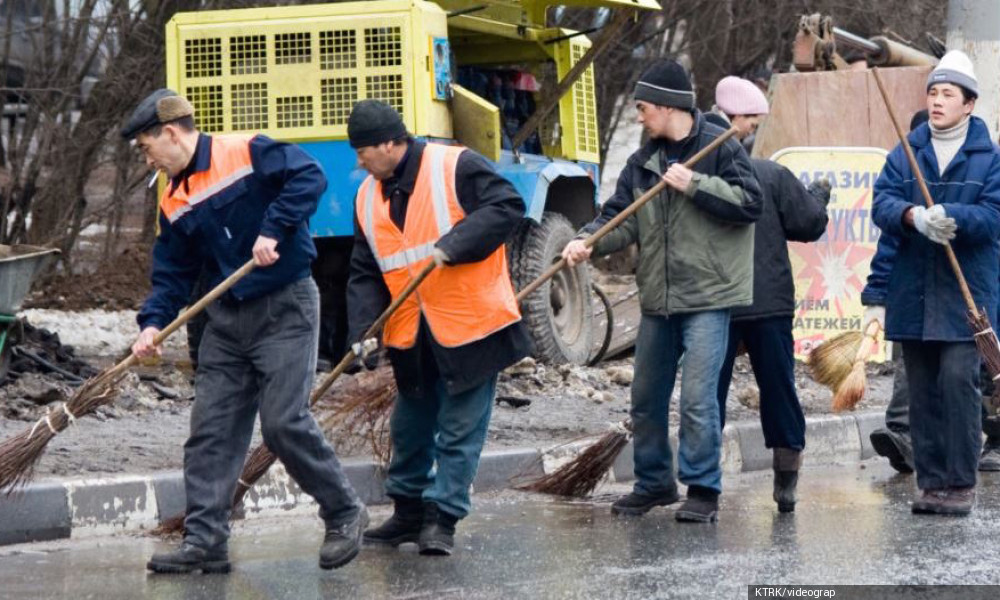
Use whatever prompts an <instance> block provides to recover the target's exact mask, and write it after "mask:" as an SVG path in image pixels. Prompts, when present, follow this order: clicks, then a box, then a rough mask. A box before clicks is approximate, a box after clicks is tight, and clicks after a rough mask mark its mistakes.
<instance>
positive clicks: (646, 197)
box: [517, 127, 738, 302]
mask: <svg viewBox="0 0 1000 600" xmlns="http://www.w3.org/2000/svg"><path fill="white" fill-rule="evenodd" d="M737 131H738V129H736V128H735V127H732V128H730V129H727V130H726V131H725V132H724V133H723V134H722V135H720V136H719V137H717V138H715V139H714V140H712V142H711V143H710V144H708V145H707V146H705V147H704V148H702V149H701V150H699V151H698V152H697V153H696V154H695V155H694V156H692V157H691V158H689V159H687V160H686V161H684V166H685V167H687V168H689V169H690V168H692V167H694V166H695V165H696V164H697V163H698V162H700V161H701V159H703V158H705V157H706V156H708V155H709V154H710V153H712V152H713V151H715V149H716V148H718V147H719V146H721V145H722V144H724V143H725V142H726V140H728V139H729V138H731V137H733V136H734V135H735V134H736V133H737ZM665 187H667V182H665V181H663V179H660V181H659V182H657V184H656V185H654V186H653V187H651V188H649V190H648V191H647V192H646V193H645V194H643V195H642V196H639V198H638V199H637V200H636V201H635V202H633V203H632V204H629V205H628V206H627V207H625V210H623V211H621V212H620V213H618V214H617V215H615V216H614V217H613V218H612V219H611V220H610V221H608V222H607V223H605V224H604V225H603V226H601V228H600V229H598V230H597V231H595V232H594V233H592V234H590V236H588V237H587V238H586V239H585V240H583V243H584V245H585V246H587V247H588V248H591V247H593V245H594V244H596V243H597V240H599V239H601V238H602V237H604V236H606V235H607V234H608V233H609V232H610V231H611V230H612V229H614V228H615V227H618V226H619V225H621V224H622V222H623V221H625V219H627V218H629V217H631V216H632V215H633V214H634V213H635V212H636V211H638V210H639V209H640V208H642V206H643V205H644V204H646V203H647V202H649V201H650V200H652V199H653V198H655V197H656V195H657V194H659V193H660V192H662V191H663V188H665ZM565 266H566V259H565V258H560V259H559V260H558V261H556V262H555V263H553V264H552V266H551V267H549V268H548V269H546V270H545V272H544V273H542V274H541V275H539V276H538V278H537V279H535V280H534V281H532V282H531V283H529V284H528V285H526V286H524V288H523V289H522V290H521V291H520V292H518V294H517V301H518V302H521V301H522V300H524V299H525V298H526V297H527V296H528V294H530V293H531V292H533V291H535V290H537V289H538V287H539V286H540V285H542V284H543V283H545V282H546V281H548V280H549V279H551V278H552V276H553V275H555V274H556V273H558V272H559V271H560V270H561V269H562V268H563V267H565Z"/></svg>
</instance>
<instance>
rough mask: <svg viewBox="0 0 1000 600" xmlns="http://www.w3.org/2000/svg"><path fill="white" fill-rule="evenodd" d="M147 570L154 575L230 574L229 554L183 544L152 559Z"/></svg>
mask: <svg viewBox="0 0 1000 600" xmlns="http://www.w3.org/2000/svg"><path fill="white" fill-rule="evenodd" d="M146 568H147V569H149V570H150V571H153V572H154V573H193V572H194V571H201V572H202V573H228V572H229V569H230V568H231V567H230V565H229V552H227V551H226V550H225V549H219V550H205V549H204V548H201V547H199V546H195V545H194V544H192V543H190V542H183V543H182V544H181V546H180V548H178V549H177V550H174V551H172V552H160V553H158V554H154V555H153V556H152V557H150V559H149V562H148V563H146Z"/></svg>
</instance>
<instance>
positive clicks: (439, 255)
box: [432, 248, 451, 269]
mask: <svg viewBox="0 0 1000 600" xmlns="http://www.w3.org/2000/svg"><path fill="white" fill-rule="evenodd" d="M432 256H433V257H434V264H435V265H437V268H439V269H440V268H441V267H443V266H445V265H447V264H448V263H449V262H451V258H450V257H449V256H448V253H447V252H445V251H444V250H442V249H440V248H434V253H433V254H432Z"/></svg>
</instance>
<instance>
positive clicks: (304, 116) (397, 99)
mask: <svg viewBox="0 0 1000 600" xmlns="http://www.w3.org/2000/svg"><path fill="white" fill-rule="evenodd" d="M445 36H447V22H446V15H445V13H444V11H443V10H441V8H440V7H438V6H437V5H436V4H433V3H430V2H423V1H422V0H403V1H399V0H390V1H384V2H350V3H337V4H318V5H310V6H290V7H281V8H259V9H238V10H221V11H205V12H194V13H180V14H178V15H176V16H175V17H174V18H173V19H171V21H170V23H169V24H168V25H167V36H166V37H167V85H168V86H170V87H171V88H173V89H175V90H177V91H179V92H180V93H182V94H184V95H185V96H187V97H188V98H189V99H190V100H191V103H192V104H193V105H194V107H195V120H196V121H197V124H198V127H199V128H200V129H202V130H203V131H206V132H208V133H212V132H241V131H245V132H262V133H265V134H267V135H270V136H272V137H274V138H278V139H285V140H295V141H314V140H329V139H344V138H346V137H347V117H348V115H349V114H350V112H351V109H352V107H353V106H354V104H355V103H356V102H357V101H359V100H363V99H366V98H375V99H379V100H383V101H385V102H387V103H388V104H390V105H391V106H393V107H394V108H395V109H396V110H398V111H399V112H400V114H402V115H403V120H404V121H405V122H406V124H407V127H408V128H409V129H410V131H412V132H413V133H415V134H417V135H428V136H434V137H444V138H448V137H451V134H452V131H451V119H450V117H449V115H448V107H447V104H446V103H445V102H443V101H439V100H435V99H434V98H433V94H432V86H433V84H434V82H433V73H432V72H431V68H432V67H431V59H430V56H431V54H430V53H431V40H432V39H433V38H435V37H445Z"/></svg>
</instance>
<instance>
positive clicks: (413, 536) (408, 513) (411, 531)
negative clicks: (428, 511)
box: [365, 496, 424, 548]
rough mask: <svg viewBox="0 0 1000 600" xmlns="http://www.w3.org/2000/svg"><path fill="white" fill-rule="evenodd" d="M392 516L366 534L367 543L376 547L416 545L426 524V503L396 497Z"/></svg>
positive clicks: (418, 499)
mask: <svg viewBox="0 0 1000 600" xmlns="http://www.w3.org/2000/svg"><path fill="white" fill-rule="evenodd" d="M392 501H393V503H394V504H395V509H394V510H393V513H392V516H391V517H389V518H388V519H386V520H385V522H383V523H382V524H381V525H379V526H378V527H374V528H372V529H369V530H368V531H366V532H365V543H366V544H372V545H375V546H391V547H393V548H395V547H397V546H399V545H400V544H406V543H416V542H417V540H418V539H419V538H420V528H421V526H422V525H423V524H424V503H423V501H422V500H421V499H420V498H407V497H405V496H394V497H393V498H392Z"/></svg>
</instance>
